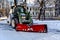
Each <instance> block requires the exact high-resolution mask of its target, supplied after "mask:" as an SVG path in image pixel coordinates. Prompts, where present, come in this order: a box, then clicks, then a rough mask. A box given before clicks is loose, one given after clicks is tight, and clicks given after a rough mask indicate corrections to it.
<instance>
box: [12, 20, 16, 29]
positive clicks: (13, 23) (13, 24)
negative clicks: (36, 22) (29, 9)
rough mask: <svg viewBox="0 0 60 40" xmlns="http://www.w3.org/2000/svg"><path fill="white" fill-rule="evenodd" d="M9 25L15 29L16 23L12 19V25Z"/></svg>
mask: <svg viewBox="0 0 60 40" xmlns="http://www.w3.org/2000/svg"><path fill="white" fill-rule="evenodd" d="M11 25H12V27H13V28H14V29H15V27H16V23H15V20H14V19H12V23H11Z"/></svg>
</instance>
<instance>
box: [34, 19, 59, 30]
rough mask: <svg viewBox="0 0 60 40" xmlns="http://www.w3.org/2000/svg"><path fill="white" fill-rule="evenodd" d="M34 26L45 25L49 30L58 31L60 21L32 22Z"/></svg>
mask: <svg viewBox="0 0 60 40" xmlns="http://www.w3.org/2000/svg"><path fill="white" fill-rule="evenodd" d="M34 23H35V24H47V27H48V28H49V29H57V30H60V20H34Z"/></svg>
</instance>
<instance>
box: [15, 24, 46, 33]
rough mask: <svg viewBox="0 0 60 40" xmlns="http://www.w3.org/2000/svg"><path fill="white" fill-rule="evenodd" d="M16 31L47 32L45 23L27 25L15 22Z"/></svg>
mask: <svg viewBox="0 0 60 40" xmlns="http://www.w3.org/2000/svg"><path fill="white" fill-rule="evenodd" d="M16 31H25V32H40V33H47V25H46V24H40V25H32V26H28V25H26V24H17V27H16Z"/></svg>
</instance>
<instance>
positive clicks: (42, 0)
mask: <svg viewBox="0 0 60 40" xmlns="http://www.w3.org/2000/svg"><path fill="white" fill-rule="evenodd" d="M38 2H39V4H40V13H39V15H38V19H39V20H40V18H41V15H43V19H45V1H44V0H41V2H40V1H39V0H38Z"/></svg>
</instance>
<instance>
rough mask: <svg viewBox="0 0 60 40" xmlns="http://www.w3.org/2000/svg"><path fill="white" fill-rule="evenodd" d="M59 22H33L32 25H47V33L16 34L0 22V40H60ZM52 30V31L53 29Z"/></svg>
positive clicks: (5, 23) (4, 22)
mask: <svg viewBox="0 0 60 40" xmlns="http://www.w3.org/2000/svg"><path fill="white" fill-rule="evenodd" d="M59 22H60V21H58V20H56V21H47V22H46V21H39V20H34V23H38V24H40V23H42V24H47V25H48V28H49V29H48V30H49V31H48V33H33V32H21V31H19V32H16V31H15V30H14V29H12V28H11V26H9V25H8V24H7V22H6V20H4V21H0V40H60V31H59V30H58V28H60V27H59V26H54V25H58V24H60V23H59ZM49 25H50V26H49ZM56 27H57V28H56ZM53 28H54V29H53Z"/></svg>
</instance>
